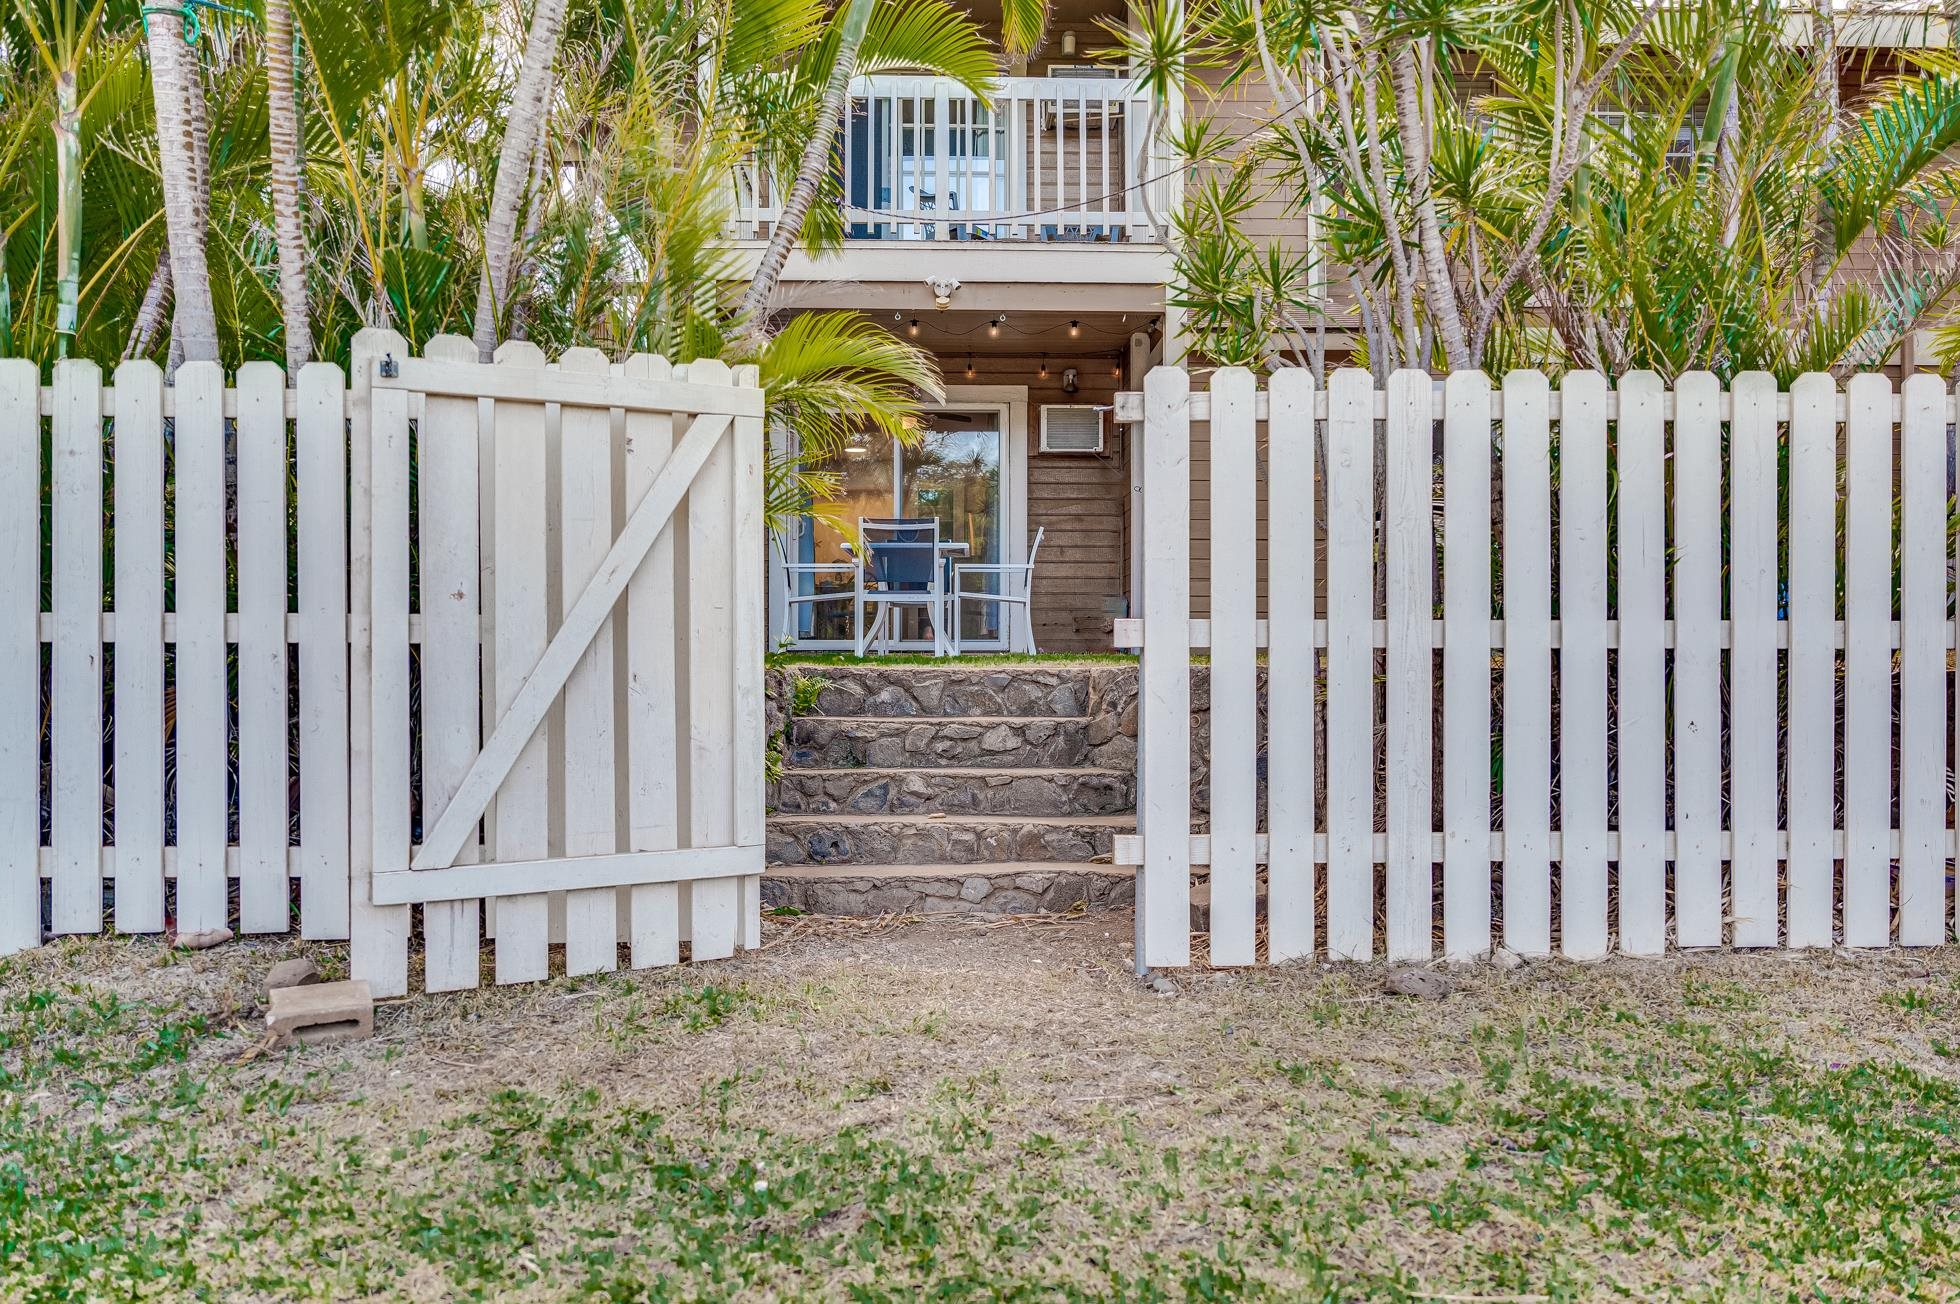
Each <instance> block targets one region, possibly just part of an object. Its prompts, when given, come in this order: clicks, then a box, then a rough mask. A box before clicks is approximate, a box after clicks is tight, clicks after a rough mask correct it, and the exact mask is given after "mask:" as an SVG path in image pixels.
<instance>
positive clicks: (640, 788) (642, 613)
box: [624, 353, 681, 969]
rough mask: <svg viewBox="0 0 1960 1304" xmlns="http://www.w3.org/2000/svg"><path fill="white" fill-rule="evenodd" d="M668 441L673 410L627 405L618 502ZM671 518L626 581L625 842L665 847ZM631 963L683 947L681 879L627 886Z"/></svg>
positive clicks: (646, 477)
mask: <svg viewBox="0 0 1960 1304" xmlns="http://www.w3.org/2000/svg"><path fill="white" fill-rule="evenodd" d="M625 374H626V376H627V377H628V378H629V379H633V380H648V381H657V380H665V379H667V378H669V377H670V376H672V374H673V368H672V367H671V366H669V365H668V363H667V360H666V359H665V358H658V357H653V356H651V355H648V354H644V353H641V354H635V355H634V356H633V357H631V358H629V359H627V361H626V366H625ZM673 446H674V419H673V418H672V417H671V416H669V415H667V414H666V413H657V412H629V413H627V414H626V465H625V469H624V475H625V479H626V496H625V504H626V510H627V511H628V512H631V511H632V510H633V509H634V508H635V507H637V506H638V505H639V503H640V500H641V499H643V498H644V497H646V491H647V487H648V486H649V485H650V484H652V483H653V477H654V475H655V474H656V473H658V472H659V470H660V468H661V467H662V466H664V465H665V464H666V462H667V458H668V456H669V455H670V454H671V453H672V452H673ZM674 568H675V528H674V525H673V524H672V523H671V522H670V523H669V524H668V526H667V528H666V529H664V530H662V531H661V532H660V537H659V538H658V539H656V540H655V541H654V545H653V547H652V548H651V549H650V550H649V551H648V552H647V557H646V560H645V561H644V562H642V563H640V568H639V570H637V571H635V572H634V573H633V578H632V579H631V580H630V581H628V582H627V585H626V662H627V672H626V680H627V693H626V756H627V763H626V769H627V784H626V818H627V834H628V837H627V841H628V847H629V849H630V850H633V851H668V850H672V849H673V848H675V847H678V846H679V845H680V786H679V766H680V757H679V745H678V740H679V736H680V735H679V730H680V721H679V715H678V712H677V710H676V707H677V702H678V692H679V687H680V681H679V677H678V664H677V661H676V648H675V637H676V633H677V625H678V622H677V621H676V619H675V617H676V614H677V612H676V606H675V591H674V585H675V572H674ZM627 909H628V932H629V935H630V938H631V942H632V964H633V967H634V968H636V969H644V968H647V967H649V966H652V965H658V964H674V963H677V962H678V961H679V960H680V955H681V949H680V948H681V926H680V887H679V885H678V884H674V883H644V884H640V885H638V886H636V887H634V888H633V889H632V890H631V891H630V892H629V893H628V901H627Z"/></svg>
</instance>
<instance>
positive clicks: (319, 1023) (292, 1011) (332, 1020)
mask: <svg viewBox="0 0 1960 1304" xmlns="http://www.w3.org/2000/svg"><path fill="white" fill-rule="evenodd" d="M265 1026H266V1030H267V1031H268V1032H270V1033H271V1034H272V1036H273V1038H274V1041H275V1044H277V1045H280V1046H284V1045H286V1044H288V1043H289V1042H294V1041H297V1042H299V1043H300V1044H301V1045H304V1046H323V1045H327V1044H329V1043H332V1042H337V1041H363V1040H365V1039H367V1038H369V1037H372V1036H373V1035H374V995H373V993H372V992H370V991H369V990H368V984H367V980H366V979H365V978H356V979H353V980H351V981H348V982H339V983H315V984H313V985H312V986H307V987H281V988H279V989H278V990H276V991H274V992H273V993H272V1004H271V1008H270V1009H268V1010H267V1011H266V1015H265Z"/></svg>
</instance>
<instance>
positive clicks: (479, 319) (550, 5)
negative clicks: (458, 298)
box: [473, 0, 565, 362]
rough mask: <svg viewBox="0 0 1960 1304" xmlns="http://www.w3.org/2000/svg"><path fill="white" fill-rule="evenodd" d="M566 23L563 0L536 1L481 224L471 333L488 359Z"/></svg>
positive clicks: (507, 288) (494, 346) (508, 282)
mask: <svg viewBox="0 0 1960 1304" xmlns="http://www.w3.org/2000/svg"><path fill="white" fill-rule="evenodd" d="M564 25H565V0H537V6H536V8H535V9H533V10H532V12H531V31H530V35H529V36H528V37H526V38H525V42H524V62H523V64H522V66H521V67H520V68H519V70H518V74H517V91H516V94H515V95H513V96H512V99H511V104H510V108H509V112H508V116H506V117H505V119H504V138H503V148H502V151H501V152H500V153H499V154H498V156H497V183H496V188H495V190H494V191H493V192H492V194H491V196H490V213H489V216H488V218H487V219H486V220H485V222H484V226H483V277H482V279H481V281H480V282H479V283H478V285H477V291H476V329H475V331H474V333H473V334H474V338H475V341H476V347H477V349H478V350H479V351H480V352H481V353H482V354H483V360H484V361H485V362H488V361H489V360H490V357H491V355H492V354H493V353H495V352H496V349H497V337H498V319H499V315H500V314H501V312H502V311H503V309H504V307H505V305H506V304H507V302H508V300H509V295H510V288H511V269H512V266H513V264H514V261H515V248H516V243H517V223H518V219H519V217H520V216H521V214H522V211H523V207H524V194H525V190H526V183H527V182H528V180H529V178H530V175H531V157H532V154H533V152H534V151H535V150H536V149H537V148H538V142H539V139H540V137H542V136H543V134H544V124H545V119H546V117H547V116H548V114H549V111H550V109H549V105H548V104H547V103H546V97H547V94H548V92H549V88H550V85H551V66H552V62H553V61H554V59H555V58H556V57H557V54H558V34H559V32H560V30H561V29H562V28H563V27H564Z"/></svg>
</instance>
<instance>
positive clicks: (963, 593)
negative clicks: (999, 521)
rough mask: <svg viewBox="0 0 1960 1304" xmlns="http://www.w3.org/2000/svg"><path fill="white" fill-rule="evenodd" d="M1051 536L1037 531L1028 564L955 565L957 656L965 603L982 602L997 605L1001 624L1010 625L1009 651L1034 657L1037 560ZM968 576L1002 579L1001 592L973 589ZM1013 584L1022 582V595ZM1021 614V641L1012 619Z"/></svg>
mask: <svg viewBox="0 0 1960 1304" xmlns="http://www.w3.org/2000/svg"><path fill="white" fill-rule="evenodd" d="M1046 533H1048V530H1047V527H1046V526H1044V527H1042V528H1041V529H1039V530H1036V531H1035V532H1034V542H1033V543H1031V544H1029V545H1028V559H1027V560H1026V561H1024V562H1008V563H993V562H969V561H962V562H955V563H954V564H953V591H952V594H951V595H950V596H951V599H952V602H951V606H952V617H953V623H952V636H953V655H954V656H958V655H959V652H960V614H961V604H962V603H966V602H978V603H981V604H983V605H984V604H986V603H989V602H991V603H993V604H995V605H996V606H997V607H998V608H999V610H1000V618H1001V623H1002V624H1005V625H1008V626H1009V628H1008V637H1007V650H1008V651H1009V652H1024V653H1026V654H1027V655H1029V656H1034V655H1035V654H1036V653H1037V651H1038V649H1037V648H1036V647H1035V645H1034V559H1035V558H1036V557H1037V556H1038V555H1039V554H1040V552H1041V536H1042V535H1044V534H1046ZM968 575H992V576H995V577H997V578H998V579H999V581H1000V589H999V590H998V591H997V592H994V591H989V590H986V589H978V590H975V589H969V588H967V587H966V584H965V579H966V577H967V576H968ZM1011 581H1019V592H1014V591H1012V590H1010V588H1009V584H1010V582H1011ZM1016 607H1018V608H1020V611H1021V620H1020V636H1019V637H1018V638H1017V637H1016V636H1015V632H1014V629H1013V626H1012V625H1011V623H1010V622H1011V620H1012V617H1013V613H1014V609H1015V608H1016Z"/></svg>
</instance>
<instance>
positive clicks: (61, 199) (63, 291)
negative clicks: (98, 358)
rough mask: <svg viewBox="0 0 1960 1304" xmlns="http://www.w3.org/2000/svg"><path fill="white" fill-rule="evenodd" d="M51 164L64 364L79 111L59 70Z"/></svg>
mask: <svg viewBox="0 0 1960 1304" xmlns="http://www.w3.org/2000/svg"><path fill="white" fill-rule="evenodd" d="M54 161H55V186H56V190H57V197H56V213H55V237H56V255H55V257H56V260H57V261H58V262H59V264H60V268H61V270H60V272H59V273H58V278H59V279H58V280H57V281H56V289H55V326H54V328H55V339H56V347H57V349H58V350H59V352H60V356H62V357H64V358H65V357H67V356H68V350H69V346H70V345H71V344H72V343H73V342H74V339H75V326H76V323H77V321H78V320H79V302H80V297H81V284H82V110H81V105H80V103H79V101H78V99H77V96H76V75H75V70H74V69H73V68H63V69H62V70H61V72H60V73H59V74H58V75H57V76H56V78H55V118H54Z"/></svg>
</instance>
